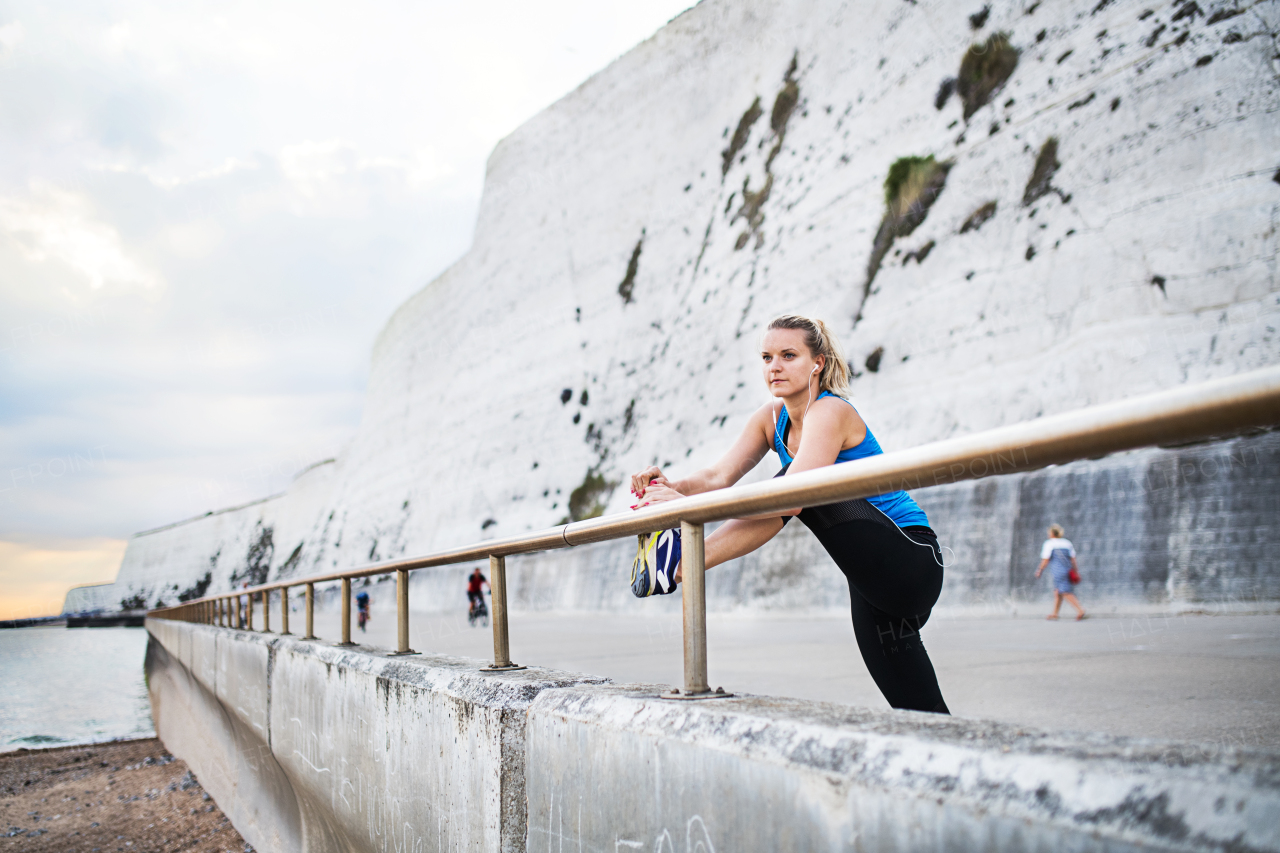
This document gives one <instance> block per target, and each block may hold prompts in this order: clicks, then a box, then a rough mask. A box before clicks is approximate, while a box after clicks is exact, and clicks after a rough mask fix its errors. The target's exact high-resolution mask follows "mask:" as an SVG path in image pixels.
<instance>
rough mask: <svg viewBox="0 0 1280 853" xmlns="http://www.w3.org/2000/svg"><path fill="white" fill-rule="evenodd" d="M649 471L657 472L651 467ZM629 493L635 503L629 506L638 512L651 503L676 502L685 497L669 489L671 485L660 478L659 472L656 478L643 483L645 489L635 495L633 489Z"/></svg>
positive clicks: (662, 477)
mask: <svg viewBox="0 0 1280 853" xmlns="http://www.w3.org/2000/svg"><path fill="white" fill-rule="evenodd" d="M649 470H652V471H657V470H658V469H655V467H653V469H649ZM646 473H648V471H646ZM632 479H634V478H632ZM631 493H632V494H636V502H635V503H634V505H632V506H631V508H632V510H639V508H640V507H643V506H649V505H652V503H662V502H663V501H676V500H678V498H682V497H685V496H684V494H681V493H680V492H677V491H676V489H673V488H672V487H671V483H668V482H667V479H666V478H664V476H662V473H660V471H658V476H654V478H653V479H650V480H649V482H648V483H645V488H644V489H641V491H640V492H639V493H636V491H635V489H632V491H631Z"/></svg>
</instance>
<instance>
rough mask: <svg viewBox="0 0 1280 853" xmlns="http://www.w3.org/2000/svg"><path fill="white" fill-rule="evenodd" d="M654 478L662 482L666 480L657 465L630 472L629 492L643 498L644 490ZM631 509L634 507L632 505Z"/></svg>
mask: <svg viewBox="0 0 1280 853" xmlns="http://www.w3.org/2000/svg"><path fill="white" fill-rule="evenodd" d="M655 480H659V481H661V482H663V483H666V482H667V478H666V477H665V476H663V474H662V469H661V468H659V467H658V466H657V465H650V466H649V467H648V468H645V469H644V470H643V471H640V472H638V473H635V474H632V475H631V494H633V495H635V496H636V497H637V498H643V497H644V496H645V491H646V490H647V489H648V487H649V484H650V483H652V482H653V481H655ZM667 485H670V484H667ZM632 509H635V507H632Z"/></svg>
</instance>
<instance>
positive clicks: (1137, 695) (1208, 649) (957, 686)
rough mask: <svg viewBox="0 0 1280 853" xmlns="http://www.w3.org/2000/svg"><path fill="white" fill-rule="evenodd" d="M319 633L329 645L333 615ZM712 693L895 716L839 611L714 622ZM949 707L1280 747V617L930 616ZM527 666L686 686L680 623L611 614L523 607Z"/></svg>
mask: <svg viewBox="0 0 1280 853" xmlns="http://www.w3.org/2000/svg"><path fill="white" fill-rule="evenodd" d="M316 621H317V633H319V634H320V636H322V637H325V638H332V639H336V638H337V637H338V635H339V632H338V618H337V615H336V614H335V613H317V614H316ZM410 625H411V631H410V642H411V645H412V646H413V648H415V649H417V650H418V651H432V652H437V653H441V654H452V655H462V656H466V657H474V658H479V659H485V658H491V657H492V654H493V643H492V639H491V637H492V635H491V632H490V631H489V630H488V629H484V628H470V627H468V625H467V622H466V619H465V618H464V617H462V616H442V615H438V614H425V613H414V614H412V616H411V621H410ZM708 637H709V639H708V659H709V670H710V678H711V684H712V685H713V686H718V685H723V686H724V688H725V689H726V690H731V691H735V692H744V693H758V694H769V695H775V696H792V697H798V698H806V699H818V700H823V701H828V702H843V703H847V704H851V705H858V706H863V707H872V708H885V707H888V706H887V705H886V704H885V702H884V699H883V698H882V697H881V696H880V693H879V691H878V690H877V689H876V687H875V684H874V683H873V682H872V681H871V678H870V677H869V676H868V675H867V672H866V669H865V667H864V666H863V664H862V659H861V657H860V656H859V655H858V651H857V647H856V645H855V643H854V639H853V628H852V626H851V625H850V624H849V623H848V622H847V620H845V619H843V618H835V617H830V616H827V617H801V616H794V615H788V616H785V617H782V616H772V617H769V616H766V617H760V616H755V617H746V616H718V615H712V616H711V617H710V618H709V620H708ZM356 639H357V640H358V641H362V642H364V643H367V644H370V645H376V646H382V647H387V648H391V647H394V642H395V616H394V614H393V613H385V612H377V613H375V615H374V618H373V620H371V623H370V625H369V631H368V633H367V634H366V635H364V636H363V637H362V636H361V635H360V633H359V631H356ZM924 639H925V645H926V646H927V647H928V648H929V652H930V655H931V656H932V658H933V661H934V666H935V668H936V669H937V671H938V677H939V681H940V682H941V684H942V690H943V695H945V696H946V698H947V703H948V705H949V706H950V707H951V709H952V712H953V713H955V714H957V715H958V716H963V717H980V718H986V719H995V720H1003V721H1005V722H1011V723H1021V724H1025V725H1028V726H1034V727H1037V728H1041V729H1051V730H1052V729H1071V730H1077V731H1099V732H1108V733H1111V734H1123V735H1134V736H1138V737H1156V738H1169V739H1175V740H1185V741H1198V742H1202V743H1205V744H1207V746H1206V749H1210V750H1211V749H1216V748H1220V747H1222V746H1224V745H1235V746H1261V747H1268V748H1272V749H1277V748H1280V616H1205V615H1185V616H1167V617H1165V616H1142V617H1138V618H1133V617H1129V618H1097V619H1088V620H1085V621H1084V622H1079V623H1077V622H1074V621H1071V620H1069V619H1067V620H1063V621H1060V622H1047V621H1045V620H1044V619H1043V618H1040V617H1037V618H1026V619H950V620H944V619H935V620H933V621H931V622H930V623H929V624H928V625H926V626H925V628H924ZM511 649H512V657H513V658H514V659H515V660H516V661H517V662H519V663H524V664H538V665H541V666H547V667H553V668H557V669H563V670H569V671H573V672H586V673H593V674H597V675H604V676H608V677H610V678H613V679H615V680H617V681H623V682H625V681H643V682H656V683H663V684H679V683H680V681H681V660H682V658H681V647H680V621H679V619H678V618H677V617H671V616H660V617H646V616H643V615H628V614H618V613H601V614H584V613H572V614H551V613H517V614H515V615H513V617H512V619H511Z"/></svg>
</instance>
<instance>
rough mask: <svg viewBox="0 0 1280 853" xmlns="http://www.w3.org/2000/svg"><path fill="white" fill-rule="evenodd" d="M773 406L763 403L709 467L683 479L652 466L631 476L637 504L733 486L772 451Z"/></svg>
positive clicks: (642, 504)
mask: <svg viewBox="0 0 1280 853" xmlns="http://www.w3.org/2000/svg"><path fill="white" fill-rule="evenodd" d="M767 421H769V407H768V406H762V407H761V408H760V409H758V410H757V411H756V412H755V413H754V414H752V415H751V418H750V419H749V420H748V421H747V425H746V426H745V427H743V430H742V433H741V434H740V435H739V436H738V439H737V441H735V442H734V443H733V446H732V447H730V448H729V451H728V452H727V453H725V455H724V456H722V457H720V459H718V460H717V461H716V463H715V464H714V465H712V466H710V467H709V468H703V469H702V470H700V471H695V472H694V473H692V474H690V475H689V476H688V477H684V478H682V479H680V480H668V479H667V478H666V477H665V476H664V475H663V473H662V471H661V469H659V468H657V467H656V466H650V467H648V468H646V469H644V470H643V471H641V472H639V473H637V474H633V475H632V476H631V491H632V493H633V494H635V495H636V497H637V498H639V499H640V500H639V502H638V503H637V504H636V506H637V507H640V506H646V505H648V504H650V503H658V502H660V501H665V500H675V499H676V498H679V497H684V496H686V495H697V494H701V493H703V492H711V491H715V490H716V489H724V488H728V487H729V486H732V485H733V484H734V483H736V482H738V481H739V480H741V479H742V478H743V476H745V475H746V473H747V472H748V471H750V470H751V469H752V468H754V467H756V465H758V464H759V462H760V460H761V459H763V458H764V456H765V454H766V453H768V452H769V442H768V438H767V433H766V430H765V423H766V422H767Z"/></svg>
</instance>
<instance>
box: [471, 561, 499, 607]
mask: <svg viewBox="0 0 1280 853" xmlns="http://www.w3.org/2000/svg"><path fill="white" fill-rule="evenodd" d="M481 585H484V586H489V579H488V578H486V577H485V576H484V575H483V574H481V572H480V567H479V566H476V570H475V571H474V572H472V573H471V577H470V578H468V579H467V602H468V605H469V607H468V609H467V615H468V616H472V615H474V614H475V612H476V611H477V610H478V609H480V608H482V607H484V593H483V592H482V591H481V590H480V587H481ZM489 591H490V592H492V591H493V587H491V586H490V587H489Z"/></svg>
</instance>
